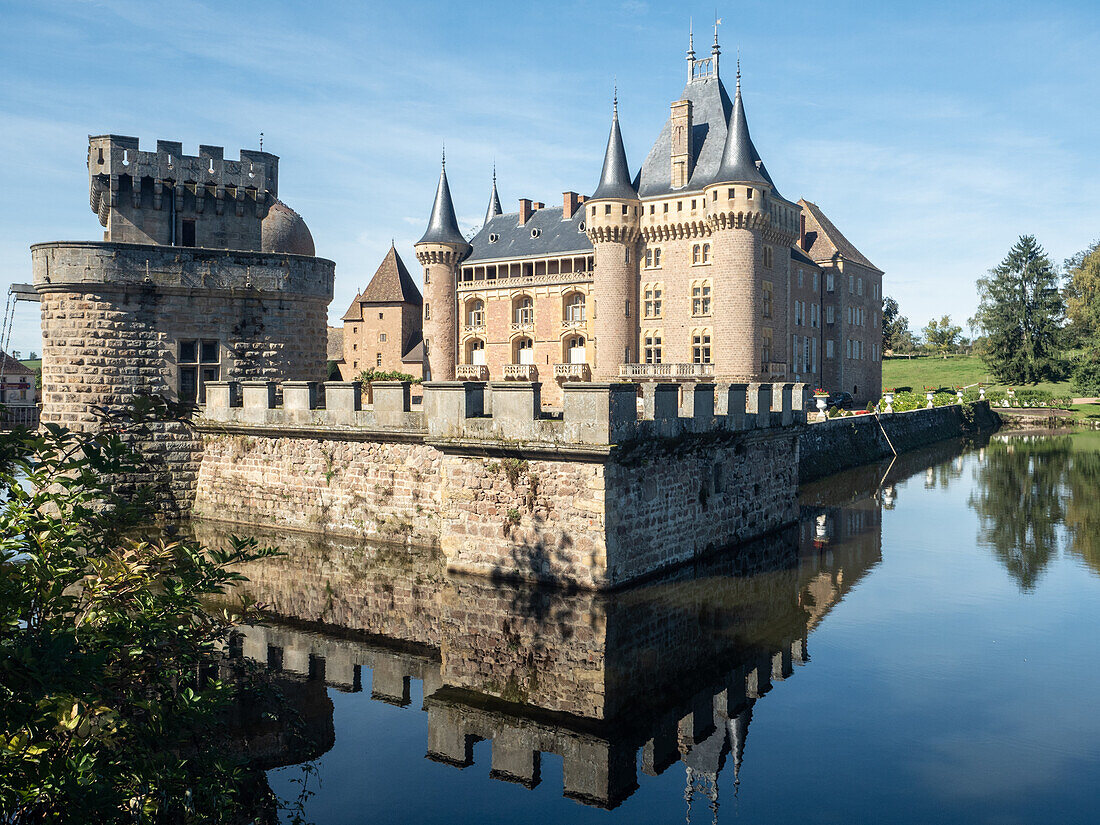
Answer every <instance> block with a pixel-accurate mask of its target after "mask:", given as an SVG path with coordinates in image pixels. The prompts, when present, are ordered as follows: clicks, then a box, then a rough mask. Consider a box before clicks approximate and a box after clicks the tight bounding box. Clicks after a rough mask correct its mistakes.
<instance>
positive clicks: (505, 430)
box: [204, 381, 808, 447]
mask: <svg viewBox="0 0 1100 825" xmlns="http://www.w3.org/2000/svg"><path fill="white" fill-rule="evenodd" d="M323 387H324V392H323V395H322V393H321V385H319V384H318V383H317V382H312V381H285V382H283V384H282V398H283V403H282V406H277V405H276V401H277V395H278V394H277V391H276V390H277V385H276V384H275V382H272V381H242V382H239V392H238V388H237V386H235V382H230V381H210V382H207V384H206V408H205V411H204V413H205V423H206V424H209V425H216V424H232V425H238V426H257V427H290V428H298V429H302V428H327V427H333V428H343V429H347V428H353V429H359V430H363V431H365V432H369V433H372V434H377V435H380V436H382V435H385V434H390V435H393V436H402V435H403V436H406V437H407V436H418V437H426V438H428V439H433V440H462V441H488V442H516V443H530V444H533V445H553V446H557V447H568V446H570V445H577V446H581V447H584V446H607V445H611V444H621V443H625V442H629V441H634V440H637V439H647V438H676V437H678V436H681V435H687V434H705V433H715V432H736V431H744V430H764V429H770V428H779V427H789V426H792V425H797V424H803V423H805V420H806V414H805V412H804V407H805V403H806V399H807V397H808V396H807V392H808V390H807V385H806V384H792V383H782V384H760V383H752V384H737V383H734V384H723V385H721V387H720V388H719V387H718V385H715V384H712V383H703V382H698V383H693V384H679V383H645V384H641V385H639V384H635V383H629V382H615V383H609V384H598V383H588V382H580V381H568V382H566V383H565V384H564V385H563V392H564V403H563V408H562V411H561V412H560V413H556V412H550V411H545V410H543V408H542V392H541V391H542V385H541V384H540V383H539V382H537V381H495V382H489V383H487V382H483V381H436V382H428V383H425V384H424V403H423V409H422V410H417V411H414V410H412V409H411V407H410V384H409V382H403V381H376V382H374V384H373V403H366V402H365V401H364V398H363V392H362V388H361V385H360V384H359V383H358V382H354V381H350V382H345V381H328V382H325V383H324V385H323ZM238 397H239V398H240V406H235V403H234V402H235V399H237V398H238ZM322 398H323V401H324V406H321V401H322Z"/></svg>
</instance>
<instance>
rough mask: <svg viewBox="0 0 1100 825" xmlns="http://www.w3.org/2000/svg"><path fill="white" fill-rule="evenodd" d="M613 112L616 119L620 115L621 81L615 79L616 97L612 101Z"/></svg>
mask: <svg viewBox="0 0 1100 825" xmlns="http://www.w3.org/2000/svg"><path fill="white" fill-rule="evenodd" d="M611 114H612V116H614V117H615V118H616V119H617V118H618V117H619V82H618V81H617V80H616V81H615V91H614V97H613V98H612V102H611Z"/></svg>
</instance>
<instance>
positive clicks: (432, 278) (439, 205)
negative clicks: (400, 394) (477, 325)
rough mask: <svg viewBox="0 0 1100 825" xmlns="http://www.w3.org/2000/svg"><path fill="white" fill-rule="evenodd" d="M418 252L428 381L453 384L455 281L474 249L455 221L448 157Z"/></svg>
mask: <svg viewBox="0 0 1100 825" xmlns="http://www.w3.org/2000/svg"><path fill="white" fill-rule="evenodd" d="M415 249H416V259H417V260H418V261H420V264H421V266H423V267H424V379H425V380H426V381H453V380H454V377H455V364H456V363H457V361H456V358H457V354H458V327H457V317H458V316H457V306H456V300H455V279H456V277H457V272H458V265H459V264H460V263H462V261H463V259H465V257H466V256H467V255H469V254H470V245H469V244H468V243H466V239H465V238H464V237H462V232H461V231H459V228H458V220H457V219H456V218H455V208H454V203H453V202H452V201H451V188H450V186H449V185H448V184H447V162H446V158H445V157H444V159H443V166H442V169H441V170H440V173H439V185H438V186H437V187H436V190H435V204H434V205H433V206H432V216H431V219H430V220H429V221H428V229H427V231H425V232H424V236H423V237H422V238H421V239H420V240H419V241H417V242H416V244H415Z"/></svg>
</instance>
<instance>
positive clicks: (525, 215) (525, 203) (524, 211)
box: [519, 198, 535, 226]
mask: <svg viewBox="0 0 1100 825" xmlns="http://www.w3.org/2000/svg"><path fill="white" fill-rule="evenodd" d="M534 211H535V210H534V209H532V208H531V199H530V198H520V199H519V225H520V226H523V225H524V224H525V223H527V221H529V220H530V219H531V215H532V214H534Z"/></svg>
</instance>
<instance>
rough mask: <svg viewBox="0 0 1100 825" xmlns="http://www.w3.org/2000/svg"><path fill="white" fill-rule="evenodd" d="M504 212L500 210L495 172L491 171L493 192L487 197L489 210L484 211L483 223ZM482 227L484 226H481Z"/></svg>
mask: <svg viewBox="0 0 1100 825" xmlns="http://www.w3.org/2000/svg"><path fill="white" fill-rule="evenodd" d="M503 212H504V210H503V209H501V208H500V196H499V195H497V170H496V169H495V168H494V169H493V191H492V193H491V194H490V195H489V208H488V209H486V210H485V223H489V221H491V220H492V219H493V218H495V217H496V216H497V215H500V214H502V213H503ZM482 225H483V226H484V224H482Z"/></svg>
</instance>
